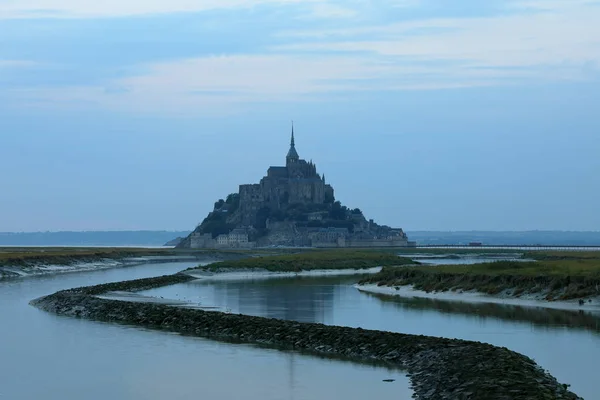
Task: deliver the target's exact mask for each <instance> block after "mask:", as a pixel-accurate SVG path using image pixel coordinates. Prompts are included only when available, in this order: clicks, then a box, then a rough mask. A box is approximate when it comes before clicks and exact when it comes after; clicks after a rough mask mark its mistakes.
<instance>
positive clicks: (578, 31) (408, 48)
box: [0, 0, 600, 114]
mask: <svg viewBox="0 0 600 400" xmlns="http://www.w3.org/2000/svg"><path fill="white" fill-rule="evenodd" d="M266 1H267V0H263V2H266ZM51 2H53V3H61V2H60V1H59V0H52V1H51ZM32 3H33V0H29V1H27V2H25V4H32ZM63 3H65V4H66V3H69V4H71V3H70V2H66V1H63ZM283 3H289V2H283V1H280V2H273V4H283ZM384 3H385V4H386V5H387V6H388V7H392V6H394V7H414V6H415V5H418V4H419V3H418V2H417V1H391V0H390V1H384ZM14 4H16V3H14ZM89 4H91V6H89V7H91V8H89V9H87V11H89V14H90V15H92V14H94V13H93V12H91V9H92V8H93V7H100V6H99V5H98V3H91V2H90V3H89ZM121 4H123V3H121V2H119V3H116V2H113V1H112V0H111V1H109V2H107V3H103V5H104V6H107V5H108V8H106V9H103V10H104V11H107V10H109V9H111V7H110V6H111V5H112V6H113V8H112V11H113V12H114V11H116V10H117V8H118V7H117V6H120V5H121ZM165 4H166V3H165V2H162V1H161V2H160V3H158V2H155V1H154V0H153V1H149V2H144V3H142V2H138V1H132V2H128V3H127V6H122V7H124V8H121V9H119V12H125V11H124V10H125V9H129V10H130V11H129V12H133V11H132V10H133V9H134V8H135V7H138V8H135V9H136V10H137V11H140V10H142V9H145V10H146V11H149V10H151V9H153V8H152V7H154V10H155V11H156V10H158V9H163V10H166V8H160V7H163V6H164V7H167V6H166V5H165ZM169 4H170V6H169V7H171V9H172V7H183V6H184V5H187V6H189V7H192V5H193V4H194V5H195V7H199V5H198V4H197V3H196V2H194V3H193V4H192V2H185V1H177V0H176V1H174V2H172V3H169ZM211 4H212V6H216V2H212V3H211V2H202V6H203V7H209V6H210V5H211ZM219 4H221V6H228V7H234V6H240V7H241V6H243V5H242V2H241V1H237V0H226V1H225V2H220V3H219ZM244 4H248V3H245V2H244ZM253 4H256V2H255V3H253ZM597 4H598V1H594V2H592V1H589V0H588V1H586V0H569V1H568V2H567V1H564V2H561V1H554V0H546V1H545V0H537V1H528V0H518V1H512V2H509V3H507V4H506V5H505V8H506V10H507V12H503V13H500V14H497V15H494V16H486V17H483V16H479V17H474V16H470V17H452V18H449V17H447V18H439V17H438V18H423V17H419V18H417V17H415V16H414V15H413V17H412V19H407V20H404V21H401V22H395V23H374V22H373V20H372V19H371V17H372V15H370V17H369V18H363V17H364V15H365V14H368V13H367V11H368V9H370V8H371V7H372V4H371V3H370V2H366V1H363V0H348V1H347V2H346V3H339V2H325V1H322V2H319V1H317V0H314V1H313V2H312V3H311V4H309V5H308V6H307V7H305V8H302V11H303V12H304V11H308V12H309V13H312V14H302V15H304V16H306V15H311V18H313V19H314V18H316V19H319V18H322V19H323V21H325V22H327V20H332V21H333V20H335V21H336V23H335V24H331V25H327V26H337V27H345V28H337V29H323V28H322V27H323V25H322V23H319V24H308V25H307V26H306V27H302V28H299V29H296V30H290V31H287V32H281V31H278V30H274V31H268V32H266V31H265V32H261V35H260V37H261V45H260V46H259V47H253V48H252V52H253V54H249V50H248V48H240V49H236V50H235V51H237V52H238V53H237V54H234V53H232V54H225V55H222V56H215V55H206V54H202V55H197V56H189V57H188V56H184V57H182V58H179V59H175V60H169V61H166V62H149V63H132V64H133V65H123V66H122V68H123V69H127V71H128V75H129V76H126V77H119V78H116V77H115V74H113V75H110V76H111V77H112V78H109V75H106V76H104V77H103V79H95V80H94V83H93V84H92V83H89V84H88V85H85V84H81V83H78V84H75V81H72V83H71V84H70V86H69V85H66V86H60V87H59V86H57V87H50V86H46V87H19V88H15V87H11V91H10V96H12V97H11V99H15V101H17V102H19V103H20V104H27V105H31V104H33V105H34V106H40V107H63V106H64V107H76V106H86V107H101V108H108V109H115V110H123V111H135V112H151V113H210V114H212V113H214V112H220V113H223V112H234V111H235V109H237V108H239V107H246V106H247V105H249V104H255V103H264V102H280V101H290V102H297V101H327V99H330V98H333V97H335V96H341V95H342V94H343V93H352V94H354V95H355V94H356V93H359V92H367V91H371V92H377V91H402V90H435V89H452V88H465V87H482V86H494V85H516V84H523V83H539V82H543V83H545V82H551V81H564V80H568V81H582V80H586V79H597V76H598V70H599V66H600V24H597V23H596V21H598V20H600V7H598V6H597ZM71 5H73V7H75V8H76V7H83V8H85V7H87V5H86V3H84V5H77V3H75V2H73V3H72V4H71ZM84 6H85V7H84ZM134 6H135V7H134ZM503 6H504V3H503ZM0 7H1V6H0ZM128 7H129V8H128ZM131 7H133V8H131ZM144 7H145V8H144ZM83 8H82V10H83ZM98 10H99V9H98ZM294 10H298V9H294ZM515 10H517V11H515ZM71 11H72V12H74V11H73V10H71ZM288 11H289V10H288ZM357 11H358V13H357ZM363 11H364V12H363ZM79 12H82V11H81V10H80V11H79ZM404 12H408V13H410V10H401V11H400V13H404ZM75 14H77V12H75ZM292 14H293V13H292ZM282 15H284V14H282ZM291 17H292V18H293V17H298V15H292V16H291ZM323 21H322V22H323ZM213 23H215V24H217V23H218V21H213ZM257 23H260V20H258V21H257ZM302 25H303V24H295V26H302ZM315 26H321V29H315ZM277 29H281V28H280V25H279V26H278V27H277ZM251 34H252V32H250V31H249V32H247V35H249V36H248V37H251V36H250V35H251ZM215 40H218V39H215ZM244 50H246V51H247V52H248V53H244ZM211 51H212V50H211ZM7 65H8V64H7ZM1 66H2V62H1V61H0V68H1ZM94 73H95V72H94ZM90 82H91V81H90Z"/></svg>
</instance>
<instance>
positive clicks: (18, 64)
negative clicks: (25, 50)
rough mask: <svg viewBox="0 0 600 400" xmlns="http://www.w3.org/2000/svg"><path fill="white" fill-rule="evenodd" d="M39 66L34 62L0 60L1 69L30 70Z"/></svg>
mask: <svg viewBox="0 0 600 400" xmlns="http://www.w3.org/2000/svg"><path fill="white" fill-rule="evenodd" d="M36 65H38V63H35V62H33V61H26V60H2V59H0V69H8V68H29V67H34V66H36Z"/></svg>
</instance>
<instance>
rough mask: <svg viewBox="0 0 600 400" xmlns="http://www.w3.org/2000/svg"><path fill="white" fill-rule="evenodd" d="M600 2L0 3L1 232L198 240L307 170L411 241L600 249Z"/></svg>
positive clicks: (146, 0)
mask: <svg viewBox="0 0 600 400" xmlns="http://www.w3.org/2000/svg"><path fill="white" fill-rule="evenodd" d="M598 21H600V0H502V1H500V0H486V1H481V0H461V1H458V2H449V1H447V0H378V1H377V0H373V1H365V0H344V1H341V0H340V1H337V0H287V1H286V0H254V1H249V0H170V1H163V0H127V1H122V0H104V1H92V0H0V32H1V33H0V231H5V232H6V231H57V230H128V229H132V230H145V229H167V230H179V229H181V230H185V229H190V230H191V229H193V228H194V227H195V226H196V225H197V224H198V223H199V222H201V221H202V219H203V218H204V217H205V216H206V215H207V214H208V212H209V211H211V210H212V205H213V203H214V202H215V201H216V200H217V199H219V198H224V197H225V196H226V195H227V194H228V193H232V192H236V191H237V190H238V185H239V184H241V183H258V181H259V180H260V178H261V177H262V176H263V175H265V173H266V170H267V168H268V167H269V166H270V165H283V164H284V163H285V155H286V153H287V150H288V147H289V136H290V125H291V120H293V121H294V129H295V133H296V148H297V150H298V152H299V154H300V157H301V158H304V159H307V160H311V159H312V160H313V161H314V162H315V163H316V165H317V168H318V171H319V172H321V173H324V174H325V175H326V179H327V181H328V183H331V184H332V185H333V186H334V188H335V192H336V198H337V199H338V200H340V201H341V202H342V203H343V204H345V205H347V206H349V207H352V208H354V207H359V208H360V209H361V210H362V211H363V212H364V214H365V215H366V217H367V218H373V219H375V221H376V222H379V223H382V224H388V225H391V226H393V227H401V228H404V229H405V230H407V231H410V230H529V229H540V230H595V231H597V230H600V212H598V204H600V186H599V185H598V182H599V181H598V173H599V172H600V156H599V155H600V114H598V104H600V24H598Z"/></svg>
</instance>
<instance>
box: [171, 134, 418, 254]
mask: <svg viewBox="0 0 600 400" xmlns="http://www.w3.org/2000/svg"><path fill="white" fill-rule="evenodd" d="M408 244H409V242H407V237H406V235H405V234H404V232H403V231H402V229H392V228H390V227H387V226H381V225H377V224H376V223H374V222H373V220H369V221H367V220H366V219H365V217H364V216H363V214H362V212H361V211H360V210H359V209H357V208H356V209H353V210H352V209H349V208H346V207H345V206H342V205H341V203H340V202H339V201H336V200H335V196H334V190H333V187H332V186H331V185H329V184H327V183H325V176H324V175H319V173H318V172H317V167H316V165H315V164H313V163H312V161H310V162H307V161H305V160H302V159H300V157H299V156H298V152H297V151H296V145H295V140H294V129H293V127H292V138H291V143H290V149H289V151H288V153H287V156H286V163H285V166H281V167H273V166H272V167H269V169H268V170H267V175H266V176H265V177H263V178H262V179H261V180H260V183H257V184H244V185H240V187H239V192H238V193H232V194H230V195H229V196H227V198H226V199H225V200H224V199H220V200H219V201H217V202H216V203H215V206H214V210H213V211H212V212H211V213H209V215H208V216H207V217H206V218H205V219H204V221H203V222H202V223H201V224H200V225H199V226H198V227H197V228H196V229H195V230H194V232H192V234H190V236H188V237H187V238H186V239H185V240H184V241H183V242H181V244H180V245H179V247H191V248H223V247H233V248H247V247H255V246H277V245H280V246H314V247H404V246H407V245H408Z"/></svg>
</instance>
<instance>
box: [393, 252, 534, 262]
mask: <svg viewBox="0 0 600 400" xmlns="http://www.w3.org/2000/svg"><path fill="white" fill-rule="evenodd" d="M404 256H405V257H410V258H412V259H413V260H415V261H418V262H420V263H421V264H425V265H470V264H479V263H484V262H493V261H532V260H526V259H523V258H521V254H509V253H507V254H496V255H494V254H452V257H448V256H447V255H432V254H427V253H424V254H413V255H404Z"/></svg>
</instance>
